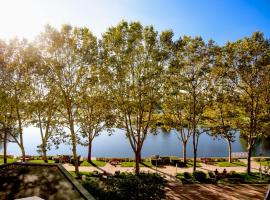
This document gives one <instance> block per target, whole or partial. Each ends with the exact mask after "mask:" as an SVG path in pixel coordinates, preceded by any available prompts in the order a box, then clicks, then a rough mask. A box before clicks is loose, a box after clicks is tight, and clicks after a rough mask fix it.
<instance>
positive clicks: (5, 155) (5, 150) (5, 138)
mask: <svg viewBox="0 0 270 200" xmlns="http://www.w3.org/2000/svg"><path fill="white" fill-rule="evenodd" d="M4 129H5V130H4V131H5V132H4V164H6V163H7V131H6V128H4Z"/></svg>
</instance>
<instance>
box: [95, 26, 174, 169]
mask: <svg viewBox="0 0 270 200" xmlns="http://www.w3.org/2000/svg"><path fill="white" fill-rule="evenodd" d="M171 39H172V32H170V31H168V32H163V33H162V34H161V35H160V36H158V34H157V32H156V31H155V30H154V29H153V27H152V26H146V27H143V26H142V25H141V24H140V23H138V22H133V23H130V24H128V23H127V22H121V23H120V24H118V25H117V26H116V27H111V28H109V30H108V31H107V32H106V33H105V34H104V35H103V37H102V41H101V49H100V51H101V54H100V55H101V57H100V59H101V60H102V61H103V62H102V65H103V71H101V73H102V74H103V76H104V77H103V80H104V83H105V84H106V85H107V87H108V90H109V91H110V96H111V97H112V99H113V101H114V105H113V106H114V112H115V113H116V116H117V119H116V121H117V127H118V128H121V129H124V130H125V131H126V136H127V138H128V140H129V143H130V145H131V147H132V150H133V151H134V154H135V161H136V168H135V171H136V173H139V161H140V156H141V150H142V147H143V144H144V141H145V139H146V137H147V135H148V133H149V132H150V131H151V126H152V125H153V124H154V123H155V119H154V118H153V115H154V114H155V112H157V106H158V105H160V99H161V86H162V82H163V81H162V73H163V69H164V65H165V63H166V61H167V59H168V48H170V45H171Z"/></svg>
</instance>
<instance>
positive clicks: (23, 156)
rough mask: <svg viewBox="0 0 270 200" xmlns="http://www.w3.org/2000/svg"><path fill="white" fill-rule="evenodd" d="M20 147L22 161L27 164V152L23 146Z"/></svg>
mask: <svg viewBox="0 0 270 200" xmlns="http://www.w3.org/2000/svg"><path fill="white" fill-rule="evenodd" d="M19 146H20V149H21V152H22V161H23V162H25V150H24V147H23V145H21V144H20V145H19Z"/></svg>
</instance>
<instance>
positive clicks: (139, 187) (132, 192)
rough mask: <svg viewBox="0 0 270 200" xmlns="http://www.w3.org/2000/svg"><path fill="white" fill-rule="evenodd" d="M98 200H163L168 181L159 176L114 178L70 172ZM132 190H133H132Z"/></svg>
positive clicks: (119, 175)
mask: <svg viewBox="0 0 270 200" xmlns="http://www.w3.org/2000/svg"><path fill="white" fill-rule="evenodd" d="M70 173H71V175H72V176H74V177H75V178H77V179H78V180H79V181H80V182H81V184H82V185H83V186H84V188H85V189H86V190H88V191H89V192H90V193H91V194H92V195H93V196H94V197H95V198H96V199H97V200H101V199H110V200H126V199H129V200H138V199H155V200H159V199H163V198H164V186H165V183H166V181H165V180H164V179H163V178H162V177H161V176H160V175H158V174H151V173H140V174H138V175H135V174H131V173H120V174H118V175H114V176H107V177H106V178H104V177H103V176H98V173H94V172H92V173H79V174H75V173H74V172H70ZM131 188H132V189H131Z"/></svg>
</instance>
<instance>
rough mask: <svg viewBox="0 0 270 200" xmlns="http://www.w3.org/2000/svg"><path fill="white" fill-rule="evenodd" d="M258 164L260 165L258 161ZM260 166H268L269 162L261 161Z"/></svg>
mask: <svg viewBox="0 0 270 200" xmlns="http://www.w3.org/2000/svg"><path fill="white" fill-rule="evenodd" d="M257 163H258V164H260V162H259V161H257ZM261 164H262V166H270V161H261Z"/></svg>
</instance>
